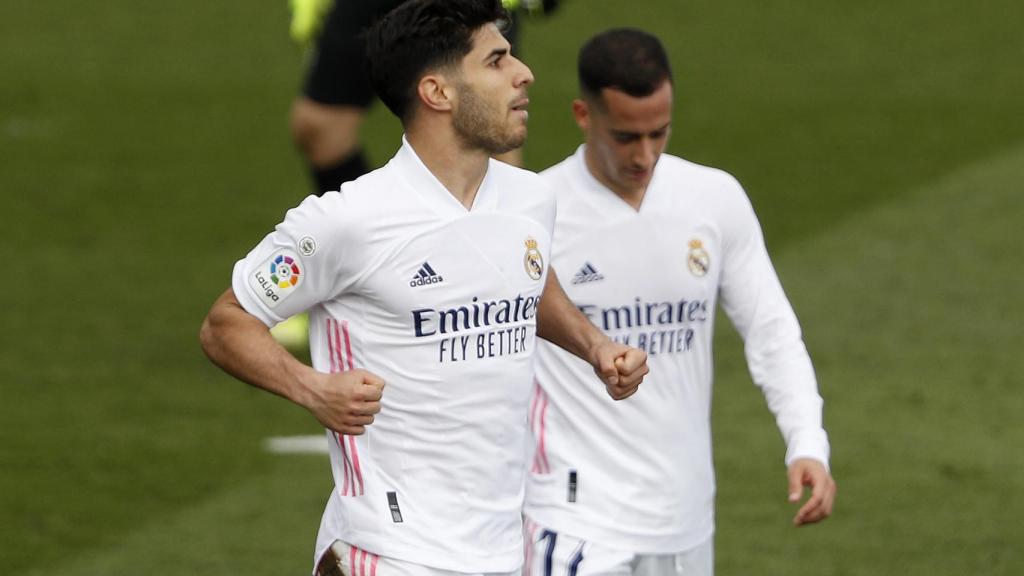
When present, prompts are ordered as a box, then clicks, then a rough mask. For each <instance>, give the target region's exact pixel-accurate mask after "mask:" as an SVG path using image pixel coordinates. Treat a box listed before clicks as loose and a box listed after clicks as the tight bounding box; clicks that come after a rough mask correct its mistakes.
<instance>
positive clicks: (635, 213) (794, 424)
mask: <svg viewBox="0 0 1024 576" xmlns="http://www.w3.org/2000/svg"><path fill="white" fill-rule="evenodd" d="M579 75H580V85H581V92H582V95H581V99H579V100H576V101H575V102H574V103H573V111H574V115H575V119H576V121H577V123H578V124H579V126H580V127H581V128H582V130H583V132H584V135H585V144H584V145H583V146H581V147H580V148H579V149H578V150H577V152H576V154H574V155H573V156H570V157H569V158H567V159H566V160H565V161H563V162H561V163H560V164H558V165H556V166H554V167H552V168H550V169H549V170H547V171H545V172H543V173H542V176H543V177H544V178H545V179H546V180H547V181H548V182H549V183H550V184H551V185H552V187H553V188H554V189H555V190H556V192H557V195H558V217H557V220H556V226H555V237H554V248H553V252H552V260H553V263H554V266H556V267H558V269H560V270H562V271H563V275H564V276H565V278H564V280H563V281H564V282H565V286H566V292H567V293H568V295H569V297H570V298H571V299H572V300H573V301H574V302H575V304H576V305H577V306H578V307H579V308H580V309H581V310H582V311H583V312H584V313H585V314H586V315H587V316H588V317H589V318H590V320H591V321H592V322H594V323H595V324H596V325H598V326H599V327H600V328H602V329H603V330H604V331H605V332H606V333H607V334H608V335H609V336H611V337H612V338H614V339H615V340H617V341H619V342H622V343H626V344H629V345H633V346H637V347H639V348H641V349H643V350H645V351H646V352H647V353H648V354H649V360H648V362H649V364H650V367H651V373H650V375H649V377H648V378H647V380H646V382H645V384H644V387H643V389H642V390H640V392H638V393H637V394H636V395H634V396H632V397H631V398H630V399H628V400H626V401H624V402H620V403H613V402H610V401H608V399H607V398H605V397H602V395H600V394H596V393H594V392H593V391H592V390H590V389H588V388H587V387H586V386H582V385H581V383H582V382H584V381H585V380H586V379H587V378H588V372H589V368H588V367H587V366H586V364H584V363H582V362H580V361H578V360H577V359H575V358H573V357H571V356H570V355H568V354H565V353H564V352H562V351H560V350H558V349H556V348H554V347H551V346H546V345H544V344H543V343H542V344H541V349H540V352H539V365H538V373H537V382H538V384H537V387H536V389H535V394H534V397H533V399H532V401H531V424H532V431H533V434H534V438H535V444H536V450H535V455H534V458H533V462H532V465H531V471H530V478H529V482H528V489H527V503H526V516H527V518H528V521H527V526H526V534H527V541H528V544H527V573H528V574H531V575H533V576H551V575H554V574H558V575H567V576H584V575H598V574H600V575H644V576H655V575H669V574H686V575H691V574H692V575H700V576H710V575H711V574H712V572H713V556H714V554H713V547H712V535H713V532H714V494H715V482H714V473H713V470H712V452H711V426H710V404H711V384H712V350H711V348H712V329H713V322H714V314H715V308H716V306H717V305H718V304H719V303H721V304H722V306H723V308H724V309H725V312H726V313H727V315H728V316H729V318H730V320H731V321H732V322H733V324H734V325H735V326H736V328H737V329H738V331H739V333H740V334H741V336H742V337H743V338H744V341H745V349H746V357H747V362H748V364H749V368H750V372H751V374H752V376H753V379H754V382H755V383H756V384H757V385H758V386H760V387H761V389H762V390H763V392H764V395H765V397H766V399H767V402H768V407H769V408H770V409H771V411H772V412H773V413H774V414H775V417H776V421H777V423H778V426H779V429H780V430H781V431H782V434H783V436H784V439H785V442H786V446H787V451H786V456H785V462H786V464H787V467H788V476H789V498H790V500H791V501H793V502H796V501H798V500H799V498H800V494H801V492H802V490H803V487H804V486H810V488H811V490H812V494H811V496H810V497H809V498H808V500H807V502H806V503H804V504H803V506H802V507H801V508H800V509H799V511H798V512H797V514H796V517H795V518H794V521H795V523H796V524H804V523H810V522H815V521H818V520H821V519H823V518H825V517H826V516H828V515H829V514H830V512H831V508H832V501H833V496H834V493H835V483H834V482H833V480H832V478H831V476H830V474H829V472H828V458H829V444H828V440H827V436H826V434H825V431H824V429H823V428H822V400H821V397H820V396H819V394H818V391H817V383H816V380H815V375H814V371H813V368H812V366H811V361H810V359H809V357H808V354H807V351H806V349H805V347H804V344H803V341H802V337H801V333H800V328H799V325H798V323H797V319H796V317H795V315H794V313H793V310H792V308H791V307H790V304H789V302H788V301H787V299H786V296H785V294H784V293H783V290H782V287H781V285H780V283H779V280H778V278H777V276H776V273H775V271H774V269H773V267H772V264H771V261H770V260H769V257H768V253H767V250H766V249H765V245H764V241H763V238H762V235H761V230H760V226H759V224H758V222H757V219H756V217H755V215H754V212H753V210H752V208H751V205H750V202H749V201H748V199H747V197H746V195H745V193H744V191H743V189H742V188H741V187H740V185H739V183H737V181H736V180H735V179H734V178H732V177H731V176H730V175H729V174H726V173H725V172H722V171H721V170H716V169H712V168H707V167H704V166H700V165H697V164H694V163H692V162H688V161H686V160H683V159H681V158H677V157H674V156H670V155H667V154H664V153H663V152H664V149H665V145H666V143H667V141H668V136H669V131H670V128H671V122H672V88H673V85H672V78H671V72H670V69H669V63H668V59H667V56H666V55H665V52H664V49H663V48H662V46H661V44H660V42H659V41H658V40H657V38H655V37H653V36H651V35H649V34H647V33H644V32H642V31H639V30H632V29H616V30H611V31H608V32H605V33H603V34H600V35H598V36H596V37H594V38H593V39H591V40H590V41H589V42H588V43H587V44H586V45H585V46H584V47H583V49H582V50H581V52H580V56H579Z"/></svg>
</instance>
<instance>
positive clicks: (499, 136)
mask: <svg viewBox="0 0 1024 576" xmlns="http://www.w3.org/2000/svg"><path fill="white" fill-rule="evenodd" d="M458 90H459V95H460V101H459V108H458V111H457V112H456V113H455V114H454V115H453V116H452V128H454V130H455V134H456V135H457V136H458V137H459V138H460V139H461V140H462V142H463V143H464V144H465V146H466V147H467V148H469V149H477V150H483V151H484V152H486V153H487V154H488V155H489V156H494V155H497V154H504V153H505V152H509V151H511V150H515V149H516V148H519V147H521V146H522V145H523V143H524V142H526V130H525V128H524V129H523V130H515V129H513V128H512V127H511V126H508V124H507V123H501V122H500V121H499V120H498V119H499V118H507V117H508V115H507V111H505V113H504V114H502V111H501V110H496V109H495V107H494V106H491V105H490V104H488V103H487V101H486V100H484V99H483V98H481V97H480V96H479V95H478V94H477V93H476V91H475V90H473V89H472V88H471V87H470V86H469V85H468V84H459V85H458Z"/></svg>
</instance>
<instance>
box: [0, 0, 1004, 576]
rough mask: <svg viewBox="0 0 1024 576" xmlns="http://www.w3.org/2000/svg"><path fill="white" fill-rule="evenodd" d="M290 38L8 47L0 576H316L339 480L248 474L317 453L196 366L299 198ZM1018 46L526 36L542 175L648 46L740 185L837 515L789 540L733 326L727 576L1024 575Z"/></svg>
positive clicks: (793, 10) (758, 402)
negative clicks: (585, 72) (248, 265)
mask: <svg viewBox="0 0 1024 576" xmlns="http://www.w3.org/2000/svg"><path fill="white" fill-rule="evenodd" d="M762 4H764V5H762ZM286 5H287V3H286V2H283V1H281V2H276V3H260V2H241V1H238V0H233V1H229V2H199V1H196V0H183V1H182V2H155V1H153V0H135V1H132V2H128V1H126V0H111V1H110V2H106V3H100V4H96V3H83V4H77V3H68V2H64V3H45V2H21V3H16V4H12V5H11V6H10V8H9V9H8V10H5V17H4V18H3V19H0V54H2V56H0V78H3V82H2V88H0V189H2V199H3V201H2V206H3V216H4V218H3V221H4V231H3V234H2V240H0V243H2V247H3V253H4V254H5V256H6V258H5V262H6V266H5V267H4V268H3V270H4V273H3V279H4V286H5V290H4V294H5V296H4V299H3V301H4V303H5V304H6V306H5V308H6V314H5V315H4V321H3V329H2V330H0V435H2V436H0V437H2V441H0V572H2V573H3V574H8V575H11V576H30V575H42V574H55V573H56V574H67V575H73V576H84V575H95V576H100V575H104V576H105V575H115V574H147V573H160V574H167V575H174V574H181V575H193V576H194V575H220V574H252V575H254V576H258V575H263V574H267V575H270V574H285V573H289V574H301V573H303V572H304V571H308V569H309V565H310V561H311V555H312V545H313V538H314V536H315V532H316V527H317V524H318V521H319V516H320V513H321V511H322V506H323V503H324V501H325V499H326V496H327V491H328V490H329V486H330V474H329V470H328V468H327V464H326V461H325V460H324V459H323V458H322V457H318V456H288V457H285V456H274V455H270V454H267V453H265V452H264V451H263V450H262V447H261V446H262V440H263V439H264V438H266V437H268V436H273V435H291V434H313V433H317V432H318V427H317V425H316V424H315V422H314V421H313V420H312V418H310V417H309V416H308V415H306V414H305V413H303V412H302V411H301V410H300V409H298V408H295V407H293V406H290V405H288V404H287V403H285V402H283V401H280V400H278V399H277V398H274V397H271V396H270V395H268V394H264V393H261V392H258V391H255V390H252V389H249V388H248V387H246V386H244V385H242V384H240V383H237V382H234V381H232V380H231V379H230V378H228V377H227V376H225V375H224V374H222V373H221V372H219V371H218V370H217V369H215V368H214V367H213V366H211V365H210V364H209V363H208V362H207V361H206V359H205V358H204V357H203V355H202V353H201V352H200V350H199V346H198V342H197V337H196V335H197V331H198V327H199V323H200V321H201V319H202V316H203V314H204V313H205V311H206V309H207V308H208V306H209V304H210V303H211V302H212V301H213V299H214V298H215V297H216V296H217V295H218V294H219V293H220V292H221V291H222V290H223V289H224V288H225V287H226V286H227V284H228V281H229V274H230V267H231V264H232V263H233V262H234V260H235V259H236V258H237V257H239V256H240V255H241V254H244V253H245V252H246V251H247V250H248V249H249V248H250V247H251V245H252V244H253V243H255V241H256V240H257V239H258V238H259V237H261V236H262V235H263V234H265V233H266V232H267V231H269V230H270V228H271V227H272V226H273V224H275V223H276V222H277V221H278V220H279V219H280V217H281V215H282V214H283V212H284V210H285V209H287V208H288V207H290V206H292V205H294V204H296V203H297V202H298V201H299V200H300V199H301V198H302V197H303V196H304V195H305V194H306V193H307V191H308V183H307V180H306V175H305V173H304V170H303V167H302V165H301V162H300V161H299V159H298V156H297V154H296V152H295V151H294V150H293V148H292V146H291V144H290V141H289V136H288V132H287V110H288V106H289V103H290V100H291V98H292V96H293V95H294V93H295V90H296V88H297V85H298V83H299V78H300V75H301V70H302V59H303V55H302V54H301V52H300V51H299V50H298V49H297V48H295V47H294V46H292V45H291V44H290V43H289V42H290V41H289V39H288V19H287V18H288V16H287V7H286ZM1022 21H1024V7H1022V5H1021V4H1020V3H1016V2H1009V1H1006V0H997V1H993V2H986V3H978V4H975V5H971V4H964V3H962V2H952V1H950V0H935V1H933V2H927V3H926V2H910V1H904V0H895V1H892V2H852V1H848V0H847V1H841V2H832V3H820V2H810V1H807V0H801V1H793V2H784V3H752V2H739V1H735V0H725V1H722V2H681V1H677V0H638V1H636V2H613V1H611V0H566V1H565V2H564V6H563V9H562V10H560V11H559V12H558V13H557V14H556V15H555V16H554V17H553V18H551V19H550V20H546V21H534V22H527V23H526V25H525V28H524V37H523V42H522V48H523V50H522V54H523V58H524V59H525V60H526V62H527V63H528V64H530V65H531V66H532V67H533V69H534V72H535V75H536V84H535V86H534V88H533V89H532V91H531V100H532V104H531V128H530V140H529V142H528V145H527V150H526V158H527V162H528V164H529V166H530V167H532V168H535V169H540V168H543V167H546V166H547V165H550V164H552V163H554V162H555V161H557V160H559V159H561V158H563V157H564V156H566V155H568V154H570V153H571V151H572V150H573V149H574V148H575V146H576V144H577V134H576V130H575V126H574V125H573V124H572V121H571V117H570V114H569V101H570V99H571V98H572V97H573V95H574V93H575V77H574V72H573V71H574V59H575V54H576V50H577V49H578V47H579V45H580V43H581V42H582V41H583V40H584V39H585V38H586V37H588V36H589V35H591V34H592V33H594V32H596V31H599V30H601V29H603V28H606V27H608V26H612V25H634V26H640V27H643V28H646V29H648V30H651V31H653V32H655V33H657V34H659V35H660V36H661V37H662V38H663V39H664V40H665V43H666V45H667V47H668V48H669V50H670V53H671V57H672V60H673V64H674V69H675V74H676V87H677V106H676V118H675V124H674V130H673V137H672V142H671V145H670V150H671V151H672V152H674V153H676V154H680V155H682V156H685V157H687V158H690V159H692V160H695V161H698V162H702V163H705V164H710V165H714V166H718V167H721V168H724V169H726V170H729V171H731V172H732V173H734V174H735V175H736V176H737V177H738V178H739V179H740V181H741V182H743V184H744V185H745V187H746V188H747V190H748V192H749V194H750V196H751V198H752V200H753V202H754V205H755V208H756V209H757V210H758V213H759V215H760V217H761V220H762V223H763V225H764V228H765V234H766V237H767V239H768V242H769V247H770V249H771V251H772V253H773V256H774V258H775V262H776V265H777V267H778V269H779V272H780V275H781V276H782V279H783V283H784V285H785V286H786V288H787V291H788V293H789V294H790V296H791V298H792V301H793V304H794V307H795V308H796V310H797V312H798V314H799V316H800V318H801V321H802V323H803V326H804V331H805V335H806V340H807V343H808V347H809V349H810V351H811V354H812V357H813V358H814V360H815V363H816V366H817V368H818V373H819V380H820V382H821V389H822V393H823V395H824V397H825V400H826V415H825V416H826V425H827V427H828V429H829V432H830V434H831V439H832V443H833V451H834V455H833V463H832V465H833V470H834V472H835V475H836V477H837V480H838V483H839V498H838V502H837V507H836V511H835V515H834V517H833V518H831V519H830V520H828V521H827V522H826V523H825V524H823V525H821V526H816V527H812V528H802V529H794V528H792V527H791V526H790V524H789V521H790V518H791V516H792V512H793V509H792V507H790V506H789V505H788V504H787V503H786V497H785V492H786V488H785V478H784V473H783V467H782V463H781V460H782V455H783V447H782V442H781V440H780V438H779V436H778V432H777V431H776V430H775V428H774V424H773V422H772V420H771V417H770V415H769V414H768V412H767V410H766V409H765V407H764V403H763V400H762V399H761V397H760V395H759V393H758V392H757V390H756V389H755V388H753V387H752V386H751V385H750V381H749V377H748V376H747V374H746V369H745V366H744V364H743V357H742V351H741V347H740V344H739V342H738V339H737V338H736V336H735V334H734V333H732V332H731V330H730V329H728V328H727V322H721V323H720V324H719V326H720V327H721V329H720V334H719V339H718V342H719V346H718V354H717V358H716V368H717V385H716V393H715V404H714V426H715V434H716V446H715V458H716V462H717V466H718V474H719V493H718V533H717V536H716V539H717V554H716V564H717V570H718V573H719V574H721V575H722V576H731V575H747V574H758V575H786V576H793V575H808V576H810V575H815V576H822V575H876V574H900V575H926V576H946V575H948V576H954V575H957V576H958V575H963V574H985V575H1007V576H1010V575H1017V574H1024V556H1022V550H1024V528H1022V526H1024V523H1022V522H1021V517H1022V516H1024V501H1022V496H1021V495H1022V494H1024V450H1022V449H1021V446H1024V426H1021V424H1020V422H1021V421H1022V418H1021V414H1022V413H1024V389H1022V387H1021V383H1022V382H1024V359H1022V358H1024V356H1022V354H1021V352H1020V351H1021V349H1022V348H1024V330H1022V329H1021V327H1020V326H1021V321H1022V320H1021V319H1022V318H1024V305H1022V304H1021V299H1020V293H1021V287H1022V286H1024V272H1022V270H1024V256H1022V250H1021V246H1022V244H1021V238H1022V233H1021V228H1022V222H1024V219H1022V218H1024V184H1022V182H1024V122H1021V118H1024V75H1022V74H1021V73H1020V62H1022V61H1024V36H1022V35H1021V34H1020V31H1019V25H1020V22H1022ZM366 128H367V130H366V134H367V138H368V149H369V152H370V154H371V155H372V158H373V160H374V161H375V162H377V163H380V162H383V161H384V160H386V159H387V158H388V157H389V156H390V154H391V153H392V152H393V151H394V149H395V148H396V143H397V137H398V134H399V130H398V127H397V124H396V123H395V122H394V121H393V120H392V119H390V118H388V116H387V114H386V112H385V111H383V110H382V109H380V108H378V109H376V110H375V111H374V112H373V114H372V116H371V118H370V121H369V122H368V124H367V126H366Z"/></svg>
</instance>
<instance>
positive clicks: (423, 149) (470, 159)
mask: <svg viewBox="0 0 1024 576" xmlns="http://www.w3.org/2000/svg"><path fill="white" fill-rule="evenodd" d="M405 138H406V140H408V141H409V145H410V146H412V149H413V150H414V151H415V152H416V155H417V156H419V158H420V160H421V161H422V162H423V164H424V165H425V166H426V167H427V169H428V170H430V173H431V174H433V175H434V177H435V178H437V179H438V181H440V182H441V184H442V185H443V186H444V187H445V189H447V190H448V192H449V193H450V194H451V195H452V196H454V197H455V199H456V200H458V201H459V203H461V204H462V205H463V206H465V207H466V209H467V210H469V209H470V208H471V207H472V206H473V201H474V200H476V194H477V191H478V190H479V189H480V184H481V183H482V182H483V181H484V176H486V175H487V164H488V162H489V160H490V157H489V156H488V154H487V153H486V152H484V151H483V150H466V149H465V148H463V147H462V146H461V145H460V142H459V141H458V139H457V138H456V137H455V134H453V133H451V132H450V131H446V130H444V129H443V128H442V129H439V130H426V129H424V128H420V129H412V128H410V129H409V130H408V131H407V132H406V134H405Z"/></svg>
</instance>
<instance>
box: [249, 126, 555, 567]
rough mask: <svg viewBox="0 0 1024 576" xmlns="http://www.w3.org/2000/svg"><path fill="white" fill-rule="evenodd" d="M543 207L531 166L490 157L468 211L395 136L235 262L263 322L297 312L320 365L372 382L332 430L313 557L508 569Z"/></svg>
mask: <svg viewBox="0 0 1024 576" xmlns="http://www.w3.org/2000/svg"><path fill="white" fill-rule="evenodd" d="M554 217H555V204H554V195H553V194H551V192H550V190H549V188H548V187H547V185H546V184H545V183H544V182H543V181H542V180H541V178H540V177H539V176H537V175H536V174H534V173H532V172H527V171H525V170H520V169H518V168H514V167H512V166H508V165H506V164H503V163H500V162H497V161H493V160H492V161H491V162H490V165H489V167H488V171H487V175H486V177H485V178H484V181H483V183H482V184H481V185H480V189H479V191H478V193H477V196H476V199H475V202H474V204H473V206H472V209H470V210H466V209H465V207H463V206H462V204H460V203H459V202H458V201H457V200H456V199H455V198H454V197H453V196H452V195H451V194H450V193H449V192H448V191H447V190H446V189H445V188H444V186H443V185H442V184H441V183H440V182H439V181H438V180H437V179H436V178H435V177H434V176H433V174H432V173H431V172H430V171H429V170H428V169H427V168H426V166H425V165H423V163H422V162H421V161H420V159H419V158H418V157H417V156H416V154H415V152H414V151H413V149H412V148H411V146H410V145H409V144H408V143H404V144H403V146H402V148H401V149H400V150H399V152H398V153H397V154H396V156H395V157H394V158H393V159H392V160H391V161H390V162H389V163H388V164H387V165H386V166H384V167H383V168H381V169H379V170H375V171H373V172H371V173H369V174H367V175H365V176H363V177H362V178H359V179H358V180H355V181H354V182H350V183H346V184H345V185H343V186H342V188H341V191H340V192H333V193H327V194H325V195H324V196H323V197H320V198H317V197H313V196H310V197H309V198H307V199H306V200H305V201H303V202H302V204H301V205H299V206H298V207H297V208H295V209H292V210H290V211H288V213H287V215H286V217H285V220H284V222H282V223H281V224H279V225H278V226H277V228H276V230H275V231H274V232H273V233H271V234H270V235H268V236H267V237H266V238H264V240H263V241H262V242H261V243H260V244H259V245H258V246H256V248H254V249H253V250H252V252H250V253H249V255H248V256H246V257H245V258H244V259H243V260H241V261H239V262H238V263H237V264H236V265H235V269H234V275H233V281H232V284H233V287H234V291H235V293H236V295H237V296H238V299H239V301H240V302H241V303H242V305H243V306H244V307H245V309H246V310H247V311H249V312H250V313H252V314H253V315H255V316H256V317H258V318H260V319H261V320H263V322H264V323H266V324H267V325H268V326H269V325H273V324H275V323H277V322H280V321H282V320H284V319H285V318H288V317H289V316H292V315H294V314H296V313H299V312H302V311H304V310H309V313H310V352H311V356H312V361H313V366H314V367H315V368H316V369H317V370H320V371H323V372H343V371H346V370H352V369H354V368H360V369H365V370H367V371H369V372H372V373H374V374H376V375H378V376H380V377H381V378H383V380H384V381H385V388H384V397H383V400H382V401H381V405H382V408H381V411H380V413H379V414H377V415H376V418H375V420H374V422H373V424H372V425H370V426H368V427H367V428H366V432H365V434H363V435H360V436H346V435H340V434H336V433H334V432H331V431H328V432H327V435H328V439H329V442H330V459H331V468H332V471H333V474H334V480H335V484H336V486H335V490H333V492H332V493H331V496H330V499H329V501H328V504H327V508H326V511H325V512H324V517H323V520H322V522H321V526H320V533H319V536H318V538H317V547H316V556H317V558H319V556H320V555H321V554H322V553H323V552H324V551H325V550H326V549H327V547H328V546H330V545H331V544H332V543H333V542H334V541H335V540H341V541H343V542H345V543H347V544H350V545H351V546H353V547H357V548H358V549H360V550H364V551H366V553H368V554H371V555H375V556H384V557H392V558H396V559H400V560H404V561H408V562H412V563H416V564H422V565H425V566H431V567H436V568H440V569H444V570H454V571H460V572H507V571H512V570H517V569H518V568H519V566H520V565H521V562H522V557H523V552H522V535H521V534H522V533H521V510H522V500H523V490H524V481H525V478H524V476H525V472H526V467H527V466H526V463H525V461H526V458H527V456H526V453H525V452H526V451H525V450H524V447H525V446H526V445H527V443H528V439H527V438H528V436H527V424H526V417H525V416H526V413H527V408H528V403H529V398H530V393H531V387H532V384H533V367H534V364H533V353H534V350H535V346H536V339H535V332H536V330H535V329H536V320H535V315H536V312H537V307H538V304H539V299H540V295H541V291H542V289H543V286H544V281H545V278H546V275H547V269H548V254H549V250H550V247H551V234H552V228H553V225H554ZM314 565H315V562H314Z"/></svg>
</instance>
